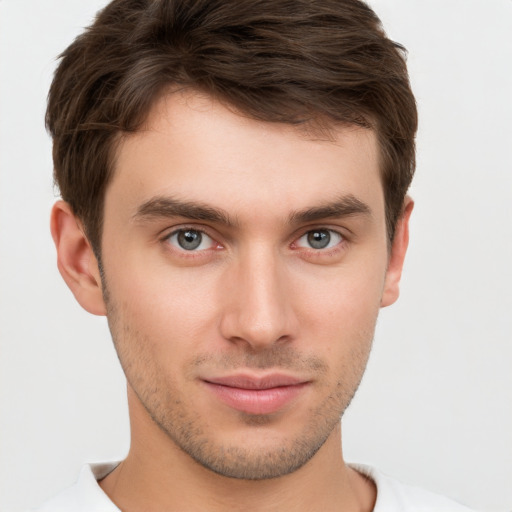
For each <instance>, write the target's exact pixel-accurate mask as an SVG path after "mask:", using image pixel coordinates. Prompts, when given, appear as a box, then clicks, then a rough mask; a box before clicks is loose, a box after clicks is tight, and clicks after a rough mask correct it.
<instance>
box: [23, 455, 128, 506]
mask: <svg viewBox="0 0 512 512" xmlns="http://www.w3.org/2000/svg"><path fill="white" fill-rule="evenodd" d="M117 465H118V463H117V462H116V463H107V464H92V465H89V464H87V465H85V466H83V468H82V470H81V471H80V475H79V477H78V479H77V481H76V482H75V483H74V484H73V485H72V486H71V487H68V488H67V489H65V490H63V491H62V492H61V493H59V494H57V496H55V497H54V498H52V499H50V500H48V501H47V502H45V503H44V504H43V505H42V506H41V507H39V508H37V509H34V510H33V511H31V512H100V511H101V512H120V510H119V509H118V508H117V507H116V506H115V505H114V504H113V503H112V502H111V501H110V499H109V498H108V496H107V495H106V494H105V493H104V492H103V490H102V489H101V487H100V486H99V485H98V480H100V479H101V478H103V477H105V476H106V475H108V474H109V473H110V472H111V471H112V470H113V469H114V468H115V467H116V466H117Z"/></svg>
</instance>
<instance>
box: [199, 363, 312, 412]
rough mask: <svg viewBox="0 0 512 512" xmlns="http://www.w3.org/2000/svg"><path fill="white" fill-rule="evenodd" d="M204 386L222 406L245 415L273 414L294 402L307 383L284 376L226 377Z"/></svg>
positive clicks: (275, 374)
mask: <svg viewBox="0 0 512 512" xmlns="http://www.w3.org/2000/svg"><path fill="white" fill-rule="evenodd" d="M203 383H204V384H205V385H206V387H207V388H208V389H209V391H210V392H211V393H212V394H213V395H214V396H215V397H216V398H217V399H219V400H220V401H221V402H223V403H224V404H226V405H227V406H229V407H231V408H232V409H235V410H237V411H240V412H244V413H246V414H272V413H276V412H278V411H280V410H282V409H284V408H286V407H287V406H289V405H290V404H291V403H292V402H294V401H295V400H296V399H297V398H298V397H299V395H300V394H301V393H302V392H304V391H305V389H306V388H307V387H308V385H309V384H310V381H307V380H304V379H300V378H297V377H293V376H289V375H285V374H278V373H273V374H268V375H264V376H252V375H247V374H236V375H228V376H223V377H216V378H212V379H204V380H203Z"/></svg>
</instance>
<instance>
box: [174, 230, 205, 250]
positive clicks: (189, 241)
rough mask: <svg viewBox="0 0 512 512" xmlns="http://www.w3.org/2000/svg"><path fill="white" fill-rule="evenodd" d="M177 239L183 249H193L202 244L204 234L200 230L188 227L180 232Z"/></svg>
mask: <svg viewBox="0 0 512 512" xmlns="http://www.w3.org/2000/svg"><path fill="white" fill-rule="evenodd" d="M177 240H178V244H179V245H180V247H181V248H182V249H185V250H186V251H193V250H194V249H197V248H198V247H199V246H200V245H201V242H202V240H203V236H202V235H201V232H200V231H196V230H194V229H186V230H183V231H180V232H179V233H178V236H177Z"/></svg>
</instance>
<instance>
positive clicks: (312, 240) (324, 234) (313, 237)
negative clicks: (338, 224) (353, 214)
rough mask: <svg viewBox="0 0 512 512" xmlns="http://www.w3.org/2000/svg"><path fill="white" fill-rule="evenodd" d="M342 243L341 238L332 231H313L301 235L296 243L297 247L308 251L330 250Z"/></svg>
mask: <svg viewBox="0 0 512 512" xmlns="http://www.w3.org/2000/svg"><path fill="white" fill-rule="evenodd" d="M342 241H343V237H342V236H341V235H340V234H339V233H337V232H336V231H333V230H332V229H313V230H311V231H308V232H307V233H305V234H304V235H302V236H301V237H300V238H299V239H298V240H297V242H296V245H297V246H298V247H306V248H308V249H317V250H321V249H330V248H331V247H335V246H336V245H338V244H339V243H341V242H342Z"/></svg>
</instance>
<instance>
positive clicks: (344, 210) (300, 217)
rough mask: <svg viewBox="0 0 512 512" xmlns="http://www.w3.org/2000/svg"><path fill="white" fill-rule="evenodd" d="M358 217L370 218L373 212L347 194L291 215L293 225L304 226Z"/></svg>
mask: <svg viewBox="0 0 512 512" xmlns="http://www.w3.org/2000/svg"><path fill="white" fill-rule="evenodd" d="M356 215H363V216H368V217H370V216H371V215H372V211H371V209H370V207H369V206H368V205H367V204H366V203H364V202H363V201H361V200H360V199H358V198H357V197H355V196H353V195H352V194H347V195H345V196H342V197H340V198H338V199H336V200H334V201H333V202H329V203H326V204H323V205H320V206H314V207H311V208H305V209H304V210H300V211H298V212H295V213H293V214H292V215H290V222H291V223H292V224H303V223H307V222H314V221H317V220H322V219H329V218H343V217H352V216H356Z"/></svg>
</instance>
